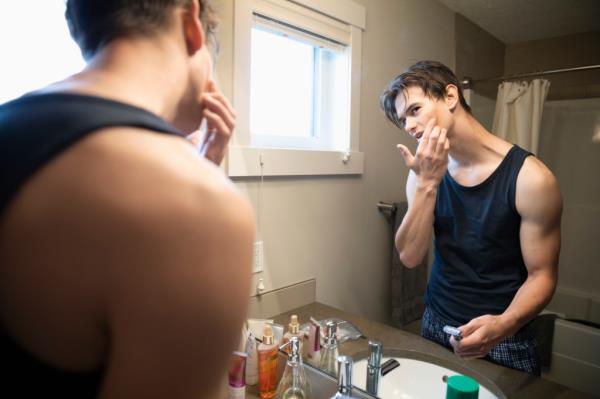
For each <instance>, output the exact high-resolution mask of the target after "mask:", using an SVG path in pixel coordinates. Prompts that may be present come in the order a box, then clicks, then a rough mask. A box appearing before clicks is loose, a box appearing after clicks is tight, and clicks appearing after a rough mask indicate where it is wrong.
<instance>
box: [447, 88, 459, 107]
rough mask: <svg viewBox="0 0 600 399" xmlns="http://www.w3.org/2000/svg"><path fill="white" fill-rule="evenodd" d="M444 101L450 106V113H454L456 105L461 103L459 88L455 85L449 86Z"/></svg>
mask: <svg viewBox="0 0 600 399" xmlns="http://www.w3.org/2000/svg"><path fill="white" fill-rule="evenodd" d="M444 101H445V102H446V105H447V106H448V108H449V109H450V111H454V110H455V109H456V105H457V104H458V103H459V101H460V98H459V94H458V87H456V86H455V85H453V84H449V85H447V86H446V96H445V97H444Z"/></svg>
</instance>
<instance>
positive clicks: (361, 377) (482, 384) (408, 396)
mask: <svg viewBox="0 0 600 399" xmlns="http://www.w3.org/2000/svg"><path fill="white" fill-rule="evenodd" d="M365 357H366V356H363V358H362V360H357V361H355V362H354V369H353V373H352V383H353V385H354V386H355V387H357V388H360V389H361V390H366V389H365V387H366V380H367V359H366V358H365ZM390 358H394V359H396V360H397V361H398V362H399V363H400V366H399V367H396V368H395V369H394V370H392V371H390V372H389V373H388V374H386V375H385V376H383V377H382V376H380V377H379V389H378V391H377V396H378V397H380V398H382V399H392V398H402V399H413V398H414V399H417V398H444V397H445V396H446V382H445V381H446V379H447V377H450V376H453V375H459V374H461V375H468V376H469V377H471V378H473V379H475V380H476V381H477V382H478V383H479V399H505V398H506V396H505V395H504V394H503V393H502V392H501V391H500V389H499V388H498V387H497V386H496V385H495V384H494V383H493V382H492V381H491V380H489V379H488V378H487V377H485V376H483V375H480V374H478V373H476V372H474V371H473V370H470V369H467V368H466V367H464V366H461V365H460V364H453V363H452V362H450V361H448V360H444V359H440V358H437V357H434V356H431V355H428V354H424V353H420V352H414V351H401V350H385V349H384V356H383V358H382V360H381V363H382V364H383V363H384V362H385V361H387V360H389V359H390Z"/></svg>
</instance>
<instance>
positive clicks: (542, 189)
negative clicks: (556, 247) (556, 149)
mask: <svg viewBox="0 0 600 399" xmlns="http://www.w3.org/2000/svg"><path fill="white" fill-rule="evenodd" d="M516 205H517V210H518V211H519V214H521V216H526V215H528V214H538V213H548V212H550V213H555V212H559V213H560V209H562V198H561V193H560V188H559V186H558V181H557V180H556V177H555V176H554V174H553V173H552V171H551V170H550V169H549V168H548V167H547V166H546V165H545V164H544V163H543V162H542V161H541V160H540V159H539V158H537V157H535V156H528V157H527V158H525V161H524V163H523V167H522V168H521V170H520V172H519V176H518V178H517V193H516Z"/></svg>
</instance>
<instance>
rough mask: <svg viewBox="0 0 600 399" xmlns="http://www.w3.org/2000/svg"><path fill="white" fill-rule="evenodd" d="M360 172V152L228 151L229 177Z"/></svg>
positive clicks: (362, 157) (232, 149)
mask: <svg viewBox="0 0 600 399" xmlns="http://www.w3.org/2000/svg"><path fill="white" fill-rule="evenodd" d="M261 164H262V165H261ZM363 168H364V154H363V153H362V152H354V151H349V152H341V151H316V150H292V149H279V148H256V147H244V146H230V147H229V166H228V174H229V176H230V177H250V176H315V175H360V174H362V173H363Z"/></svg>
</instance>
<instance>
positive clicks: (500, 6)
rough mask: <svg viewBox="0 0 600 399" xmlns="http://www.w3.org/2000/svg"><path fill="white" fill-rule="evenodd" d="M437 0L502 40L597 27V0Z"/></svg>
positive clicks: (599, 16) (599, 7) (599, 23)
mask: <svg viewBox="0 0 600 399" xmlns="http://www.w3.org/2000/svg"><path fill="white" fill-rule="evenodd" d="M439 1H440V2H441V3H443V4H444V5H446V7H448V8H450V9H451V10H452V11H454V12H456V13H459V14H462V15H463V16H464V17H466V18H467V19H469V20H471V21H472V22H473V23H475V24H476V25H478V26H479V27H481V28H482V29H483V30H485V31H487V32H489V33H491V34H492V35H493V36H495V37H496V38H497V39H499V40H500V41H502V42H504V43H506V44H508V43H518V42H524V41H529V40H538V39H546V38H551V37H557V36H565V35H571V34H575V33H583V32H592V31H600V0H439ZM599 45H600V44H599Z"/></svg>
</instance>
